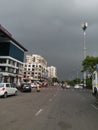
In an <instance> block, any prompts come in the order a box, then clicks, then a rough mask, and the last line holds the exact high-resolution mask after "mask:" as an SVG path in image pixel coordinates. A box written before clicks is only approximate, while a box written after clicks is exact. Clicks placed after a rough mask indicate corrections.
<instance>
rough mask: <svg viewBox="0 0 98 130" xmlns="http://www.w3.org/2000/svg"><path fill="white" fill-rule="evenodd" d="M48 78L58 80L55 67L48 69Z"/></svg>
mask: <svg viewBox="0 0 98 130" xmlns="http://www.w3.org/2000/svg"><path fill="white" fill-rule="evenodd" d="M47 70H48V78H57V69H56V67H54V66H50V67H47Z"/></svg>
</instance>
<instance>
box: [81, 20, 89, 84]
mask: <svg viewBox="0 0 98 130" xmlns="http://www.w3.org/2000/svg"><path fill="white" fill-rule="evenodd" d="M87 27H88V23H87V22H84V23H83V24H82V29H83V36H84V42H83V43H84V44H83V51H84V59H85V58H86V50H87V49H86V45H85V38H86V29H87ZM83 80H84V86H85V85H86V71H85V72H84V73H83Z"/></svg>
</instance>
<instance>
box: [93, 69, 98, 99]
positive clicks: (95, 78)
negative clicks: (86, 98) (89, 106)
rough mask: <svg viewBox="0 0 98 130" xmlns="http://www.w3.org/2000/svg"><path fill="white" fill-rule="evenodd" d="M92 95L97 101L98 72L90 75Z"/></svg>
mask: <svg viewBox="0 0 98 130" xmlns="http://www.w3.org/2000/svg"><path fill="white" fill-rule="evenodd" d="M92 94H93V95H94V96H95V97H96V99H98V70H95V71H94V72H93V75H92Z"/></svg>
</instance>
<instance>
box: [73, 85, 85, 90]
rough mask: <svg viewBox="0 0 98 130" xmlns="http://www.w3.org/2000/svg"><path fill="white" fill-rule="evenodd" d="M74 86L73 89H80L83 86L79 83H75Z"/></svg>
mask: <svg viewBox="0 0 98 130" xmlns="http://www.w3.org/2000/svg"><path fill="white" fill-rule="evenodd" d="M74 88H75V89H82V88H83V87H82V86H80V85H79V84H76V85H75V86H74Z"/></svg>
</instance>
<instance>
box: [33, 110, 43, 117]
mask: <svg viewBox="0 0 98 130" xmlns="http://www.w3.org/2000/svg"><path fill="white" fill-rule="evenodd" d="M42 111H43V109H40V110H39V111H38V112H37V113H36V114H35V116H38V115H39V114H40V113H41V112H42Z"/></svg>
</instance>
